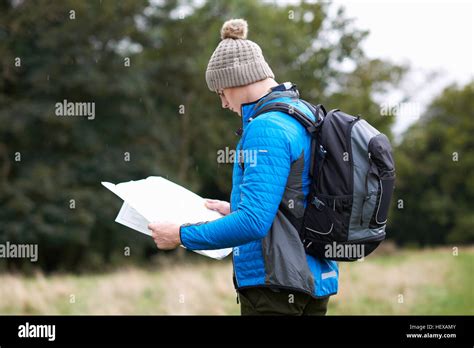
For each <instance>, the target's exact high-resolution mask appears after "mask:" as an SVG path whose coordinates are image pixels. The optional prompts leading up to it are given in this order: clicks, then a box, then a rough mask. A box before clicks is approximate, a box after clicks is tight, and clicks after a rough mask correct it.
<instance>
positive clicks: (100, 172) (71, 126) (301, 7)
mask: <svg viewBox="0 0 474 348" xmlns="http://www.w3.org/2000/svg"><path fill="white" fill-rule="evenodd" d="M473 7H474V5H473V4H472V3H470V2H451V1H446V2H437V3H434V4H430V3H429V2H401V3H397V4H394V3H381V2H355V1H348V2H331V3H329V2H314V1H257V0H255V1H250V0H227V1H216V0H209V1H205V0H200V1H197V0H196V1H192V0H188V1H184V0H183V1H178V0H174V1H173V0H170V1H166V0H163V1H159V0H150V1H145V0H143V1H140V0H134V1H130V0H124V1H112V0H87V1H72V0H68V1H23V0H0V244H6V243H16V244H25V243H26V244H37V245H38V260H37V261H36V262H31V260H29V259H18V258H0V313H1V314H24V313H33V314H239V305H237V303H236V301H235V298H236V293H235V291H234V290H233V285H232V265H231V260H230V257H229V258H227V259H225V260H223V261H215V260H210V259H207V258H205V257H204V256H201V255H197V254H195V253H192V252H187V251H185V250H184V249H182V248H179V249H180V250H176V251H171V252H164V251H158V250H157V248H156V246H155V244H154V243H153V240H152V239H151V238H149V237H147V236H145V235H142V234H140V233H138V232H135V231H133V230H131V229H128V228H126V227H124V226H122V225H119V224H117V223H115V222H114V219H115V217H116V215H117V213H118V210H119V209H120V206H121V203H122V202H121V200H120V199H118V198H117V197H116V196H115V195H113V194H112V193H111V192H109V191H108V190H106V189H105V188H103V187H102V186H101V185H100V182H101V181H110V182H113V183H119V182H123V181H129V180H139V179H143V178H146V177H147V176H150V175H159V176H163V177H166V178H168V179H169V180H172V181H174V182H176V183H178V184H181V185H183V186H185V187H187V188H188V189H191V190H193V191H195V192H197V193H198V194H200V195H201V196H204V197H209V198H217V199H223V200H228V199H229V195H230V189H231V172H232V164H230V163H229V164H221V163H218V162H217V152H218V151H219V150H221V149H225V148H226V147H229V148H231V149H232V148H233V147H234V146H235V145H236V143H237V141H238V137H237V136H236V135H235V134H234V131H235V129H237V128H238V127H239V125H240V119H239V118H238V117H237V116H236V115H235V114H233V113H232V112H231V111H229V110H224V109H222V108H221V105H220V101H219V98H218V96H217V95H216V94H213V93H211V92H210V91H209V90H208V89H207V86H206V82H205V70H206V66H207V62H208V60H209V58H210V56H211V54H212V52H213V50H214V49H215V47H216V46H217V44H218V43H219V41H220V37H219V31H220V28H221V26H222V24H223V22H224V21H225V20H227V19H229V18H240V17H242V18H245V19H247V21H248V22H249V37H248V38H249V39H250V40H253V41H255V42H257V43H258V44H259V45H260V46H261V47H262V50H263V53H264V56H265V58H266V60H267V61H268V63H269V65H270V66H271V68H272V70H273V71H274V72H275V75H276V80H277V81H278V82H285V81H292V82H293V83H295V84H296V85H297V86H298V88H299V90H300V93H301V96H302V98H303V99H306V100H308V101H310V102H312V103H314V104H317V103H323V104H324V105H325V106H326V108H327V109H332V108H340V109H342V110H344V111H346V112H348V113H351V114H354V115H361V116H362V117H363V118H365V119H367V120H368V121H369V122H370V123H371V124H372V125H374V126H375V127H376V128H378V129H379V130H380V131H382V132H385V133H386V134H387V135H388V136H389V137H390V138H391V140H392V144H393V146H394V154H395V158H396V165H397V182H396V188H395V194H394V197H395V198H394V202H393V204H392V210H391V213H390V218H389V226H388V228H387V234H388V240H387V241H385V242H384V243H383V245H382V246H381V247H380V248H379V249H378V250H377V251H376V253H374V254H373V255H371V256H370V257H368V258H367V259H365V260H364V261H363V262H355V263H349V264H347V263H344V264H342V263H341V264H340V266H341V272H340V273H341V281H340V291H339V294H338V295H336V296H334V297H333V298H332V300H331V301H330V304H329V310H328V314H330V315H331V314H336V315H337V314H474V292H473V290H472V289H473V285H474V276H473V265H474V246H473V245H474V154H473V149H474V138H473V136H472V134H473V133H474V122H473V120H472V117H473V116H474V72H473V71H474V69H473V61H474V54H473V42H474V34H473V22H474V20H473V19H474V18H473V16H474V12H473ZM65 99H66V100H67V101H70V102H93V103H95V118H94V119H91V120H88V119H87V118H85V117H57V116H56V114H55V104H56V103H58V102H59V103H61V102H63V100H65Z"/></svg>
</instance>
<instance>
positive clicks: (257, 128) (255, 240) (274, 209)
mask: <svg viewBox="0 0 474 348" xmlns="http://www.w3.org/2000/svg"><path fill="white" fill-rule="evenodd" d="M291 87H292V85H291V83H288V82H287V83H284V84H280V85H278V86H276V87H274V88H272V90H271V92H270V93H269V94H267V95H265V96H264V97H262V98H261V99H259V100H257V101H255V102H251V103H247V104H242V106H241V115H242V122H243V127H242V129H243V134H242V138H241V140H240V142H239V143H238V145H237V149H236V150H237V152H238V153H240V156H239V157H240V158H241V159H242V160H241V161H240V163H239V161H236V162H235V164H234V171H233V179H232V181H233V183H232V195H231V202H230V203H231V213H230V214H229V215H227V216H225V217H222V218H220V219H218V220H214V221H211V222H203V223H199V224H192V225H190V224H186V225H183V226H182V227H181V232H180V233H181V241H182V243H183V245H184V246H185V247H186V248H188V249H192V250H206V249H207V250H210V249H220V248H225V247H233V248H234V249H233V263H234V284H235V286H236V289H237V290H239V289H242V288H247V287H272V288H285V289H289V290H294V291H301V292H305V293H308V294H311V295H312V296H313V297H325V296H328V295H332V294H335V293H336V292H337V287H338V276H339V272H338V267H337V264H336V262H334V261H330V260H326V259H319V258H316V257H313V256H310V255H307V254H306V253H305V251H304V248H303V244H302V243H301V241H300V238H299V234H298V231H297V229H296V228H295V227H294V224H292V223H291V222H290V220H289V218H288V217H289V216H291V217H293V218H295V219H301V218H302V217H303V213H304V208H305V206H306V199H305V198H306V195H307V194H308V191H309V186H310V177H309V164H310V148H311V146H310V145H311V140H310V136H309V134H308V133H307V132H306V130H305V129H304V128H303V126H302V125H300V124H299V123H298V121H296V120H295V119H293V118H292V117H291V116H290V115H287V114H285V113H282V112H279V111H271V112H268V113H265V114H262V115H260V116H258V117H256V118H255V119H254V120H252V115H254V114H255V112H256V110H258V109H259V108H260V107H262V106H263V105H265V104H267V103H268V102H285V103H289V104H291V105H294V106H295V108H298V109H299V110H301V111H303V112H304V113H305V114H307V115H308V117H311V118H312V119H313V120H314V116H313V114H312V113H311V111H310V110H309V109H308V108H307V107H306V106H305V105H304V104H303V103H302V102H301V101H299V99H298V93H297V91H295V89H294V88H293V89H292V88H291ZM236 157H237V156H236ZM289 214H290V215H289Z"/></svg>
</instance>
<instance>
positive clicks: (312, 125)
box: [252, 99, 326, 177]
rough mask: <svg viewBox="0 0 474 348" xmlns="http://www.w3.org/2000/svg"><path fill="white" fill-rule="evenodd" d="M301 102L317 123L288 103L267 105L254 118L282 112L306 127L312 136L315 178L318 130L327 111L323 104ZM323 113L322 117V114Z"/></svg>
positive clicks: (312, 167) (311, 174)
mask: <svg viewBox="0 0 474 348" xmlns="http://www.w3.org/2000/svg"><path fill="white" fill-rule="evenodd" d="M300 100H301V101H302V102H303V103H304V104H305V105H306V106H307V107H308V108H309V109H310V110H311V112H312V113H313V115H314V116H315V118H316V122H315V121H313V120H311V119H310V118H308V117H307V116H306V115H305V114H304V113H303V112H302V111H301V110H298V109H297V108H295V107H294V106H293V105H290V104H287V103H280V102H275V103H268V104H266V105H265V106H263V107H262V108H261V109H259V110H258V111H257V112H256V113H255V115H254V116H253V117H252V118H253V119H255V118H256V117H258V116H259V115H261V114H264V113H266V112H270V111H281V112H284V113H286V114H288V115H290V116H291V117H293V118H294V119H296V120H297V121H298V122H299V123H300V124H301V125H302V126H303V127H305V128H306V130H307V131H308V132H309V134H310V135H311V153H312V154H313V155H312V156H311V163H310V167H309V174H310V176H311V177H313V174H314V171H315V169H314V165H315V162H314V161H315V155H316V150H319V146H318V145H317V142H318V141H317V131H318V128H319V127H320V126H321V124H322V122H323V121H324V118H325V117H326V109H324V106H322V105H321V104H318V105H316V106H313V105H311V104H310V103H308V102H307V101H304V100H303V99H300ZM321 112H322V116H321V114H320V113H321ZM316 171H317V169H316Z"/></svg>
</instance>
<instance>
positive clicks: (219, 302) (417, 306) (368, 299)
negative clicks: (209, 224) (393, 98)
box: [0, 247, 474, 315]
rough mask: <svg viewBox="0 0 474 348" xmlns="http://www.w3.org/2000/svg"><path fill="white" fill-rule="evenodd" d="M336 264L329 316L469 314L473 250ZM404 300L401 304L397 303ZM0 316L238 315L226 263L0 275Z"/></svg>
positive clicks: (395, 254)
mask: <svg viewBox="0 0 474 348" xmlns="http://www.w3.org/2000/svg"><path fill="white" fill-rule="evenodd" d="M388 250H389V251H388V252H387V251H386V250H385V251H383V250H382V251H381V252H380V253H378V255H374V256H371V257H368V258H367V259H366V260H365V261H363V262H355V263H341V264H340V274H341V279H340V289H339V294H338V295H337V296H334V297H333V298H332V299H331V301H330V306H329V311H328V314H473V312H472V311H473V309H472V308H474V298H473V294H472V285H473V275H472V264H473V260H474V248H473V247H471V248H462V249H460V256H456V257H455V256H453V255H452V250H451V249H449V248H438V249H426V250H411V251H409V250H407V251H397V250H393V249H390V248H389V249H388ZM400 295H402V296H403V302H401V301H400V300H401V297H400ZM0 314H179V315H181V314H217V315H221V314H239V306H238V305H237V304H236V301H235V290H234V288H233V284H232V265H231V263H230V262H229V261H220V262H217V261H215V262H198V263H197V264H196V263H194V264H175V265H157V266H156V267H155V269H154V270H150V269H148V270H144V269H138V268H127V269H122V270H118V271H116V272H113V273H107V274H98V275H82V276H77V275H53V276H48V277H45V276H44V275H42V274H41V273H38V274H36V275H35V276H33V277H23V276H21V275H12V274H2V275H0Z"/></svg>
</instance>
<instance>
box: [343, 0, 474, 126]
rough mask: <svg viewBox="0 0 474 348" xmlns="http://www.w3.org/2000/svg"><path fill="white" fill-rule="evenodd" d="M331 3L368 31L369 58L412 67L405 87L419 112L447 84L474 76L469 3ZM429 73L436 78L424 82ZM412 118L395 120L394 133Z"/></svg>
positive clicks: (473, 21)
mask: <svg viewBox="0 0 474 348" xmlns="http://www.w3.org/2000/svg"><path fill="white" fill-rule="evenodd" d="M334 4H335V5H342V6H344V7H345V9H346V15H347V16H348V17H353V18H355V19H356V23H355V24H356V27H357V28H360V29H368V30H369V31H370V34H369V36H368V37H367V39H366V40H365V42H364V45H363V47H364V49H365V52H366V53H367V55H368V56H369V57H371V58H384V59H389V60H392V61H393V62H404V63H409V64H410V66H411V67H412V69H413V70H414V73H413V74H411V75H410V76H409V77H408V78H407V79H406V83H405V84H404V86H403V89H404V90H405V91H406V92H407V93H408V94H409V95H410V96H411V97H412V100H411V101H412V102H416V103H419V105H420V108H421V110H423V109H424V108H425V107H426V105H427V104H428V103H429V102H430V101H431V99H432V98H433V97H434V96H436V95H437V94H438V93H440V92H441V91H442V89H443V88H444V87H445V86H446V85H448V84H450V83H452V82H458V83H459V84H465V83H466V82H468V81H469V80H471V79H473V78H474V3H473V2H471V1H457V2H456V1H436V2H433V1H431V2H429V1H420V0H416V1H397V2H393V1H380V0H379V1H367V0H361V1H356V0H345V1H343V0H339V1H334ZM433 72H435V73H438V75H437V77H435V78H434V79H432V80H427V78H426V76H429V74H430V73H433ZM466 112H469V111H468V110H466ZM470 112H472V111H470ZM415 119H416V118H413V117H411V118H410V117H403V115H401V116H397V119H396V120H395V125H394V128H393V130H394V132H395V134H400V133H401V132H403V131H404V130H405V129H406V128H407V127H408V126H409V125H410V124H411V123H412V122H413V121H415Z"/></svg>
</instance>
